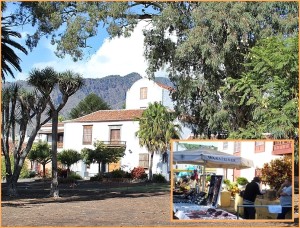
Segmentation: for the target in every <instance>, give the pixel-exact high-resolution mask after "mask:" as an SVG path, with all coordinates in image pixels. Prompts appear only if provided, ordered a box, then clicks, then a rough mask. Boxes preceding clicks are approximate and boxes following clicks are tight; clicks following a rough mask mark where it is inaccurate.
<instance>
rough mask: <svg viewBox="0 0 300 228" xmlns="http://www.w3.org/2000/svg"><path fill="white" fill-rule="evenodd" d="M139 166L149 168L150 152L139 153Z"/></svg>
mask: <svg viewBox="0 0 300 228" xmlns="http://www.w3.org/2000/svg"><path fill="white" fill-rule="evenodd" d="M139 166H141V167H144V168H149V154H148V153H147V154H139Z"/></svg>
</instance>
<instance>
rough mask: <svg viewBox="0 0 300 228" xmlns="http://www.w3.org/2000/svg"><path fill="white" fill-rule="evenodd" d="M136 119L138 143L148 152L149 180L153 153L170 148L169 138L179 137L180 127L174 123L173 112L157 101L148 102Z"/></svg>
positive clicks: (162, 151)
mask: <svg viewBox="0 0 300 228" xmlns="http://www.w3.org/2000/svg"><path fill="white" fill-rule="evenodd" d="M138 120H139V124H140V129H139V130H138V131H137V132H136V135H137V137H138V138H139V143H140V145H141V146H145V147H146V148H147V150H148V151H149V153H150V164H149V179H150V180H151V179H152V166H153V155H154V153H155V152H158V153H164V152H166V151H167V150H168V149H169V148H170V145H169V142H170V140H171V139H178V138H179V131H180V127H179V125H177V124H174V120H175V116H174V113H172V112H170V111H168V110H167V108H166V107H164V106H163V105H162V104H160V103H158V102H154V103H153V104H149V106H148V108H147V109H146V110H145V111H144V112H143V114H142V116H141V117H140V118H138Z"/></svg>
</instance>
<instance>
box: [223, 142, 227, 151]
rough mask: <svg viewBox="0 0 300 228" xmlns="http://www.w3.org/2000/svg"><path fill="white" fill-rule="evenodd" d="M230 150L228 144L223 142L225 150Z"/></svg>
mask: <svg viewBox="0 0 300 228" xmlns="http://www.w3.org/2000/svg"><path fill="white" fill-rule="evenodd" d="M227 149H228V142H223V150H227Z"/></svg>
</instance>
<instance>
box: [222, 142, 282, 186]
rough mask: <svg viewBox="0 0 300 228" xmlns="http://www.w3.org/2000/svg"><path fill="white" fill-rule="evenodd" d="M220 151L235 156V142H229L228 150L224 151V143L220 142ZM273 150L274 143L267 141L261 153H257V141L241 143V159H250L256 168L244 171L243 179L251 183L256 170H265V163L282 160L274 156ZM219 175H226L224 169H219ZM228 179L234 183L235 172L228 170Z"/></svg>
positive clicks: (242, 173)
mask: <svg viewBox="0 0 300 228" xmlns="http://www.w3.org/2000/svg"><path fill="white" fill-rule="evenodd" d="M218 150H219V151H222V152H225V153H229V154H233V151H234V142H233V141H229V142H228V149H225V150H224V149H223V142H219V145H218ZM272 150H273V142H272V141H265V151H264V152H260V153H255V141H254V140H253V141H241V157H244V158H247V159H250V160H252V161H253V164H254V167H253V168H248V169H242V170H241V172H240V176H241V177H246V178H247V179H248V181H251V180H252V179H253V177H254V175H255V169H257V168H263V165H264V164H265V163H268V162H270V161H271V160H273V159H277V158H280V156H278V155H277V156H276V155H272ZM217 172H218V174H220V175H224V174H225V172H224V170H223V169H218V171H217ZM227 177H228V179H229V180H230V181H232V177H233V170H230V169H228V171H227Z"/></svg>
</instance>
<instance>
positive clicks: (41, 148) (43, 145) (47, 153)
mask: <svg viewBox="0 0 300 228" xmlns="http://www.w3.org/2000/svg"><path fill="white" fill-rule="evenodd" d="M51 158H52V153H51V149H50V146H49V145H48V143H47V142H42V141H41V140H40V141H39V142H37V143H34V144H33V145H32V148H31V150H30V152H29V154H28V159H29V160H31V161H37V162H38V163H40V164H42V165H43V177H44V178H45V177H46V164H47V163H49V162H50V161H51Z"/></svg>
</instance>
